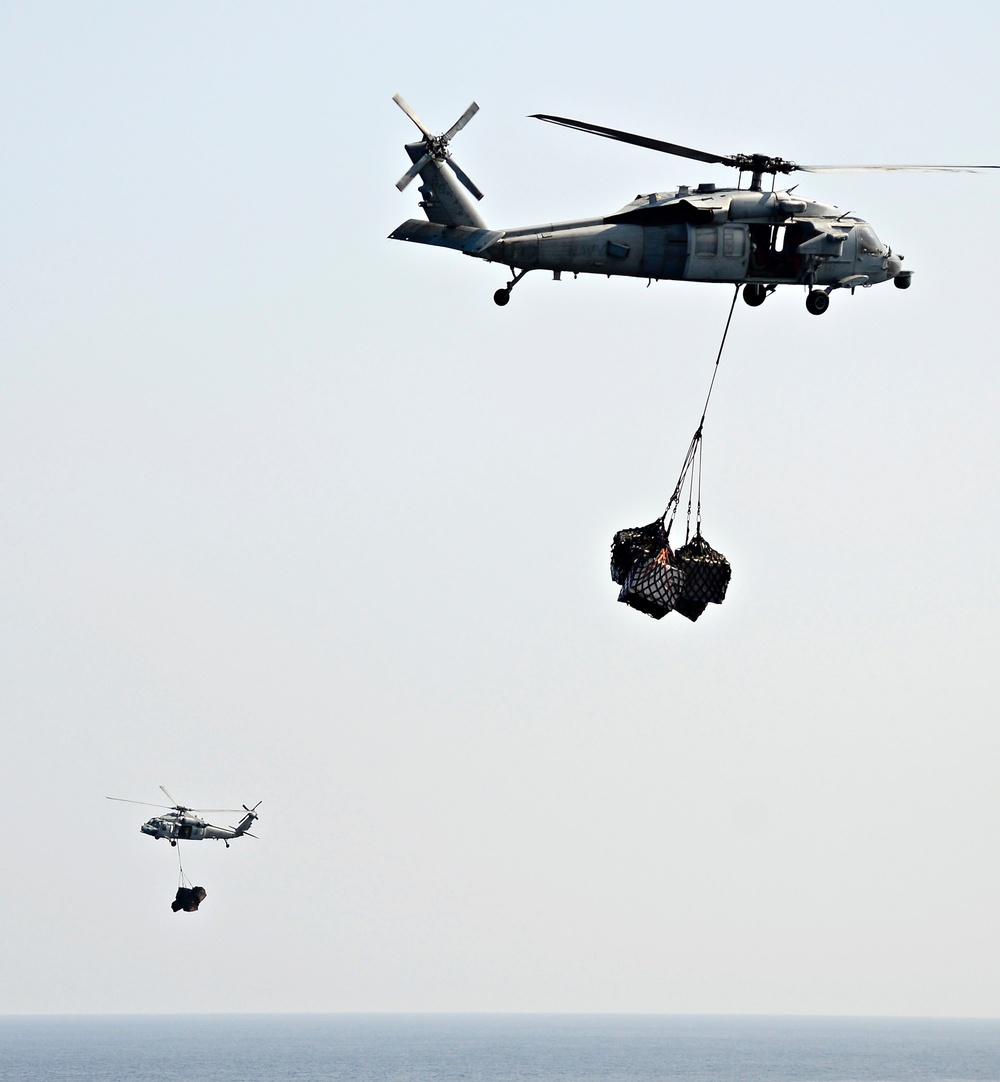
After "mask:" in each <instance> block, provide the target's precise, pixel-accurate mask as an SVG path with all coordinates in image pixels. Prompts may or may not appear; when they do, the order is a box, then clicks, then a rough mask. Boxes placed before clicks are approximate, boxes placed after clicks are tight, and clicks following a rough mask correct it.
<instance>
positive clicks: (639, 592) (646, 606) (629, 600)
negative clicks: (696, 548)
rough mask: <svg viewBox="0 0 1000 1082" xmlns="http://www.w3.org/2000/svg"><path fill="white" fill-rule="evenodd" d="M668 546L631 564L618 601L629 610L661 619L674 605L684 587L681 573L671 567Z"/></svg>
mask: <svg viewBox="0 0 1000 1082" xmlns="http://www.w3.org/2000/svg"><path fill="white" fill-rule="evenodd" d="M673 560H674V557H673V553H672V552H671V551H670V546H669V545H665V546H664V547H663V548H662V549H660V551H659V552H657V553H656V554H655V555H654V556H651V557H648V558H645V559H641V560H638V561H637V562H636V563H635V564H633V566H632V570H631V571H630V572H629V575H628V578H627V579H626V580H625V584H624V585H623V586H622V588H621V592H620V593H619V594H618V600H619V601H623V602H624V603H625V604H626V605H631V606H632V608H633V609H638V610H639V612H644V613H645V614H646V615H647V616H652V617H653V619H654V620H662V619H663V617H664V616H666V615H667V613H668V612H670V611H671V610H672V609H673V608H675V607H676V605H677V600H678V598H679V597H680V596H681V592H682V590H683V588H684V572H683V571H681V569H680V568H679V567H677V566H675V564H674V562H673Z"/></svg>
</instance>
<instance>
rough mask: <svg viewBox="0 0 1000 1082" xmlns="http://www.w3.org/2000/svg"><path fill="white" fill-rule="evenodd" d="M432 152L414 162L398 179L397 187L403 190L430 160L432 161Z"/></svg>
mask: <svg viewBox="0 0 1000 1082" xmlns="http://www.w3.org/2000/svg"><path fill="white" fill-rule="evenodd" d="M432 160H433V159H432V157H431V155H430V154H425V155H424V156H423V157H422V158H421V159H420V160H419V161H416V162H414V163H413V165H411V166H410V168H409V169H407V170H406V172H405V173H404V174H403V175H402V176H401V177H400V178H399V180H397V181H396V187H397V188H398V189H399V190H400V191H402V190H403V189H404V188H405V187H406V186H407V184H409V183H410V181H411V180H413V178H414V177H415V176H416V175H417V174H418V173H419V172H420V170H421V169H423V167H424V166H425V165H426V164H427V163H428V162H429V161H432Z"/></svg>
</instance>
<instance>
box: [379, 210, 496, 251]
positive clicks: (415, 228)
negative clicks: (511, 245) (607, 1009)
mask: <svg viewBox="0 0 1000 1082" xmlns="http://www.w3.org/2000/svg"><path fill="white" fill-rule="evenodd" d="M502 236H503V230H502V229H501V230H498V229H477V228H475V227H474V226H471V225H440V224H439V223H438V222H424V221H421V220H420V219H419V218H410V219H408V220H407V221H405V222H403V224H402V225H399V226H397V227H396V228H395V229H394V230H393V231H392V232H391V233H390V234H389V239H390V240H411V241H413V242H415V243H416V244H436V245H438V247H441V248H456V249H457V250H458V251H460V252H465V253H467V254H468V255H478V254H479V253H480V252H482V251H485V250H486V249H487V248H489V246H490V245H491V244H493V243H494V242H495V241H498V240H499V239H500V238H501V237H502Z"/></svg>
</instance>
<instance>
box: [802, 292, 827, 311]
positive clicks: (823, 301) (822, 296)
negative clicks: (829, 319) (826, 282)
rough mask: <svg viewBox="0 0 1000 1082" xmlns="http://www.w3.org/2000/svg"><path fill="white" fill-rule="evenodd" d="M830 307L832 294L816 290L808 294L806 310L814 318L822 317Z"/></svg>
mask: <svg viewBox="0 0 1000 1082" xmlns="http://www.w3.org/2000/svg"><path fill="white" fill-rule="evenodd" d="M829 307H830V294H829V293H824V292H823V291H822V290H821V289H814V290H813V291H812V292H811V293H807V294H806V309H807V310H808V311H809V312H811V313H812V314H813V315H814V316H821V315H822V314H823V313H824V312H825V311H826V310H827V308H829Z"/></svg>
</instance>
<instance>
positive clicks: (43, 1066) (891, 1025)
mask: <svg viewBox="0 0 1000 1082" xmlns="http://www.w3.org/2000/svg"><path fill="white" fill-rule="evenodd" d="M0 1079H2V1080H3V1082H42V1080H44V1082H59V1080H63V1079H72V1080H73V1082H91V1080H94V1082H96V1080H100V1082H126V1080H127V1082H147V1080H150V1082H151V1080H156V1082H173V1080H175V1079H176V1080H177V1082H202V1080H205V1082H208V1080H211V1082H230V1080H233V1082H258V1080H260V1082H265V1080H266V1082H278V1080H286V1079H309V1080H314V1082H330V1080H336V1082H341V1080H345V1082H346V1080H351V1082H397V1080H398V1082H403V1080H406V1082H425V1080H426V1082H460V1080H461V1082H473V1080H484V1082H524V1080H540V1079H553V1080H557V1082H654V1080H655V1082H673V1080H676V1082H765V1080H766V1082H820V1080H822V1082H924V1080H934V1082H966V1080H975V1082H986V1080H992V1082H1000V1020H977V1019H898V1018H893V1019H886V1018H764V1017H761V1018H756V1017H740V1016H721V1015H718V1016H683V1015H545V1014H542V1015H514V1014H510V1015H507V1014H497V1015H482V1014H469V1015H433V1014H427V1015H420V1014H414V1015H404V1014H397V1015H392V1014H371V1015H364V1014H331V1015H321V1014H312V1015H104V1016H8V1017H4V1018H0Z"/></svg>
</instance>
